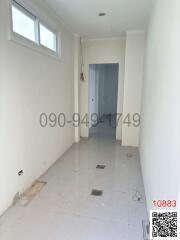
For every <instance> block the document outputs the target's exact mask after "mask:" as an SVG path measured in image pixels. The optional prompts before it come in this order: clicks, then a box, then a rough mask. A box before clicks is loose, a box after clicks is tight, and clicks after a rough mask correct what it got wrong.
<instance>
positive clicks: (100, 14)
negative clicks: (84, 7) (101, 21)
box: [98, 13, 106, 17]
mask: <svg viewBox="0 0 180 240" xmlns="http://www.w3.org/2000/svg"><path fill="white" fill-rule="evenodd" d="M98 16H99V17H104V16H106V13H99V14H98Z"/></svg>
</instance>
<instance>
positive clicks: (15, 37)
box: [9, 0, 61, 59]
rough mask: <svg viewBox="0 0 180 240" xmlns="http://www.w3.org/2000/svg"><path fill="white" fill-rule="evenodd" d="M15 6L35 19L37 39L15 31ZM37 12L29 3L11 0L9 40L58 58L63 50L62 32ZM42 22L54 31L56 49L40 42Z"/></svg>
mask: <svg viewBox="0 0 180 240" xmlns="http://www.w3.org/2000/svg"><path fill="white" fill-rule="evenodd" d="M13 6H14V7H15V8H17V9H18V10H19V11H21V12H22V13H23V14H25V15H26V16H27V17H29V18H31V19H32V20H34V31H35V41H33V40H31V39H28V38H26V37H25V36H23V35H21V34H19V33H17V32H15V31H14V30H13V14H12V8H13ZM41 19H42V18H40V17H39V16H38V15H37V14H34V11H33V10H32V9H31V8H30V7H28V6H27V4H24V3H22V1H17V0H10V24H9V25H10V31H9V40H12V41H15V42H16V43H19V44H21V45H23V46H26V47H28V48H31V49H33V50H37V51H39V52H41V53H42V54H47V55H50V56H53V57H56V58H58V59H60V58H61V54H60V53H61V51H60V45H61V44H60V43H61V37H60V33H59V32H58V31H57V30H55V29H54V28H53V27H51V26H49V24H47V23H46V22H45V21H44V20H41ZM40 24H41V25H43V26H44V27H45V28H47V29H48V30H49V31H50V32H52V33H53V34H54V35H55V37H56V50H55V51H54V50H52V49H50V48H48V47H46V46H44V45H42V44H41V43H40Z"/></svg>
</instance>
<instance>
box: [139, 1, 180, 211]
mask: <svg viewBox="0 0 180 240" xmlns="http://www.w3.org/2000/svg"><path fill="white" fill-rule="evenodd" d="M179 23H180V1H179V0H173V1H172V0H157V1H155V7H154V11H153V15H152V18H151V22H150V26H149V32H148V42H147V49H146V67H145V81H144V90H143V108H142V127H141V138H140V142H141V144H140V145H141V146H140V155H141V164H142V171H143V178H144V185H145V191H146V197H147V203H148V208H149V209H151V208H152V201H153V200H155V199H160V200H163V199H165V200H168V199H172V200H173V199H175V200H177V197H178V190H179V189H180V185H179V184H180V107H179V104H180V67H179V63H180V44H179V43H180V27H179Z"/></svg>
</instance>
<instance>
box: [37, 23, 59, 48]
mask: <svg viewBox="0 0 180 240" xmlns="http://www.w3.org/2000/svg"><path fill="white" fill-rule="evenodd" d="M40 43H41V45H43V46H45V47H47V48H49V49H51V50H52V51H54V52H56V51H57V42H56V34H55V33H53V32H51V31H50V30H49V29H48V28H46V27H45V26H43V25H42V24H40Z"/></svg>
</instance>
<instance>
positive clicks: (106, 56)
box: [81, 39, 125, 140]
mask: <svg viewBox="0 0 180 240" xmlns="http://www.w3.org/2000/svg"><path fill="white" fill-rule="evenodd" d="M83 55H84V72H85V81H84V82H81V115H82V116H84V115H85V114H87V113H88V83H89V79H88V78H89V76H88V75H89V64H102V63H119V85H118V110H117V111H118V112H119V113H121V112H122V109H123V88H124V86H123V83H124V59H125V39H101V40H85V41H84V42H83ZM88 135H89V129H88V127H86V125H85V124H82V125H81V136H82V137H88ZM116 138H117V139H118V140H121V139H122V126H121V123H120V124H119V126H118V128H117V132H116Z"/></svg>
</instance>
